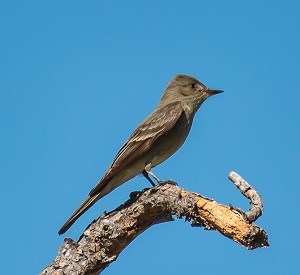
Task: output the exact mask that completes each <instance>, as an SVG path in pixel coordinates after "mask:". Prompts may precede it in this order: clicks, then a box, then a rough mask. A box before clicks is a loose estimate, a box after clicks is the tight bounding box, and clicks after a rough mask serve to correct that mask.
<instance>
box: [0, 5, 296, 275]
mask: <svg viewBox="0 0 300 275" xmlns="http://www.w3.org/2000/svg"><path fill="white" fill-rule="evenodd" d="M299 14H300V4H299V1H151V2H149V1H129V2H128V1H110V3H108V2H107V1H106V2H105V1H63V2H61V1H1V3H0V28H1V36H0V39H1V43H0V50H1V62H0V67H1V72H0V83H1V89H0V93H1V99H0V115H1V117H0V119H1V135H0V142H1V154H0V172H1V200H0V204H1V205H0V206H1V208H0V211H1V219H0V228H1V232H2V249H1V252H0V254H1V265H0V273H1V274H37V273H38V272H40V271H41V270H42V269H43V268H44V267H45V266H46V265H48V264H50V263H51V262H52V260H53V259H54V257H55V256H56V255H57V250H58V248H59V247H60V245H61V243H62V241H63V239H64V237H71V238H73V239H75V240H76V239H77V238H78V237H79V236H80V234H81V232H82V231H83V229H84V228H85V226H86V225H87V224H88V223H90V222H91V221H92V220H93V219H94V218H96V217H98V215H99V214H100V213H102V212H103V211H104V210H107V211H109V210H112V209H114V208H115V207H116V206H118V205H119V204H121V203H122V202H124V201H125V200H126V199H127V198H128V194H129V193H130V192H131V191H134V190H141V189H143V188H144V187H149V184H148V182H147V181H146V180H145V179H144V178H142V177H136V178H135V179H133V180H131V181H130V182H127V183H126V184H124V185H123V186H122V187H120V188H118V189H117V190H115V191H114V192H112V193H110V194H109V195H108V196H107V197H105V198H104V199H103V200H101V201H99V202H98V203H97V204H96V205H95V206H94V207H92V208H91V209H90V211H88V212H87V213H86V214H85V215H84V216H83V217H82V218H80V219H79V220H78V222H76V224H74V226H73V227H72V228H71V229H70V230H69V231H68V232H67V233H66V234H64V235H63V236H58V234H57V231H58V229H59V227H60V226H61V225H62V223H63V222H64V221H65V220H66V219H67V218H68V217H69V215H70V214H71V213H72V212H73V211H74V210H75V209H76V208H77V207H78V206H79V204H80V203H81V202H82V201H83V199H85V197H86V195H87V194H88V192H89V191H90V189H91V188H93V186H94V185H95V184H96V182H97V181H98V179H99V178H100V177H101V176H102V175H103V173H104V172H105V170H106V168H107V167H108V165H109V164H110V162H111V161H112V159H113V157H114V156H115V154H116V153H117V151H118V150H119V148H120V146H121V145H122V144H123V142H124V141H125V140H126V139H127V137H128V136H129V135H130V133H131V132H132V131H133V130H134V129H135V127H136V126H137V125H138V123H139V122H141V121H142V120H143V119H144V118H145V117H146V116H147V115H148V114H149V113H150V112H151V111H152V110H153V108H154V107H155V106H156V104H157V102H158V100H159V99H160V96H161V94H162V92H163V90H164V88H165V86H166V85H167V83H168V82H169V80H170V79H171V78H172V77H173V76H174V75H175V74H177V73H185V74H189V75H193V76H195V77H197V78H198V79H200V80H201V81H203V82H204V83H205V84H206V85H207V86H209V87H211V88H215V89H223V90H225V93H223V94H221V95H218V96H215V97H213V98H210V99H209V100H208V101H207V102H205V103H204V105H203V107H202V108H201V109H200V111H199V112H198V113H197V115H196V118H195V120H194V125H193V128H192V131H191V133H190V136H189V138H188V140H187V141H186V143H185V144H184V146H183V147H182V148H181V150H180V151H178V152H177V153H176V154H175V155H174V156H173V157H172V158H171V159H169V160H168V161H166V162H165V163H163V164H162V165H160V166H159V167H157V168H156V169H154V171H155V172H156V174H157V175H159V177H161V178H162V179H169V178H172V179H174V180H175V181H177V182H178V184H179V185H180V186H182V187H184V188H186V189H188V190H190V191H194V192H198V193H200V194H202V195H205V196H207V197H211V198H213V199H215V200H216V201H218V202H220V203H224V204H228V203H231V204H233V205H234V206H236V207H241V208H243V209H245V210H247V209H248V202H247V200H246V199H245V198H243V197H242V196H241V195H240V194H239V192H238V191H237V190H236V188H235V187H234V186H233V185H232V184H231V183H230V182H229V181H228V180H227V174H228V173H229V172H230V171H232V170H235V171H237V172H238V173H240V174H241V175H242V176H243V177H244V178H245V179H246V180H248V181H249V183H250V184H252V185H253V186H254V187H255V188H256V189H257V190H258V191H259V192H260V194H261V195H262V197H263V200H264V205H265V212H264V214H263V216H262V217H261V218H260V219H259V220H258V221H257V224H258V225H259V226H261V227H263V228H264V229H265V230H266V231H267V232H268V234H269V240H270V244H271V247H270V248H268V249H266V248H263V249H257V250H254V251H247V250H246V249H245V248H243V247H241V246H239V245H238V244H236V243H234V242H233V241H231V240H229V239H227V238H225V237H224V236H222V235H220V234H219V233H218V232H215V231H204V230H203V229H199V228H192V227H191V226H190V225H189V223H185V222H184V221H183V220H176V221H175V222H172V223H166V224H161V225H157V226H154V227H152V228H151V229H150V230H148V231H147V232H145V233H144V234H142V235H141V236H139V237H138V238H137V239H136V240H134V241H133V243H131V244H130V245H129V247H128V248H127V249H126V250H125V251H124V252H123V253H122V254H121V255H120V257H119V258H118V259H117V261H116V262H115V263H113V264H112V265H111V266H110V267H109V268H107V269H106V270H105V271H104V272H103V274H200V273H201V274H202V273H203V274H204V273H206V274H207V273H209V274H296V271H297V270H299V268H298V261H299V255H300V248H299V247H300V238H299V235H300V234H299V233H300V221H299V210H300V209H299V193H300V184H299V163H300V158H299V119H300V107H299V102H300V88H299V61H300V60H299V57H300V54H299V49H300V43H299V41H300V39H299V30H300V26H299V25H300V24H299V22H300V21H299Z"/></svg>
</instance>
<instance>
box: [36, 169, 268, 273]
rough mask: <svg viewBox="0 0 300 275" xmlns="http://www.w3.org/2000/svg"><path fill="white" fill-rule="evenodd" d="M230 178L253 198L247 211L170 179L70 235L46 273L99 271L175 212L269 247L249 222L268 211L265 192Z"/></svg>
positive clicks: (242, 240) (241, 240) (264, 236)
mask: <svg viewBox="0 0 300 275" xmlns="http://www.w3.org/2000/svg"><path fill="white" fill-rule="evenodd" d="M229 178H230V179H231V180H233V181H234V183H235V184H236V185H237V186H238V188H239V189H240V190H241V192H242V193H243V194H244V195H245V196H246V197H247V198H249V199H250V204H251V209H250V211H249V212H247V213H246V214H245V213H244V212H242V211H241V210H237V209H236V208H233V207H232V206H225V205H222V204H218V203H217V202H215V201H214V200H212V199H209V198H206V197H203V196H201V195H198V194H196V193H193V192H189V191H187V190H185V189H183V188H180V187H178V186H177V185H174V182H171V181H167V182H165V183H164V184H162V185H159V186H155V187H154V188H151V189H148V190H146V191H143V192H133V193H131V198H130V199H129V200H128V201H127V202H126V203H124V204H123V205H121V206H119V207H118V208H117V209H115V210H114V211H112V212H110V213H103V214H102V215H101V216H100V217H99V218H98V219H97V220H96V221H94V222H93V223H91V224H90V225H89V226H88V227H87V229H86V230H85V231H84V233H83V235H82V236H81V237H80V238H79V240H78V241H77V242H75V241H73V240H72V239H68V238H67V239H65V240H64V242H63V244H62V246H61V247H60V249H59V255H58V256H57V257H56V259H55V260H54V261H53V263H52V264H51V265H49V266H48V267H47V268H46V269H44V270H43V271H42V273H41V274H98V273H100V272H101V271H102V270H104V269H105V268H106V267H107V266H108V265H109V264H110V263H111V262H113V261H115V260H116V259H117V257H118V255H119V254H120V253H121V252H122V250H123V249H125V248H126V246H127V245H128V244H130V242H131V241H133V240H134V239H135V238H136V237H137V236H138V235H139V234H141V233H142V232H144V231H145V230H146V229H148V228H149V227H151V226H152V225H154V224H158V223H162V222H168V221H172V220H173V218H172V217H173V216H175V215H176V216H177V217H178V218H183V217H185V219H186V220H188V221H190V222H191V224H192V226H199V227H204V228H205V229H215V230H217V231H219V232H220V233H221V234H223V235H224V236H226V237H228V238H230V239H232V240H233V241H235V242H237V243H239V244H240V245H242V246H244V247H246V248H247V249H255V248H258V247H267V246H269V244H268V236H267V233H266V232H265V231H264V230H263V229H262V228H260V227H258V226H257V225H255V224H251V223H250V222H249V221H250V220H251V219H252V220H254V219H256V218H257V217H258V216H260V215H261V213H262V203H261V204H260V203H259V201H261V200H260V197H259V195H258V194H257V192H256V191H255V190H254V189H253V188H252V187H250V185H247V183H246V182H245V181H244V180H243V179H242V178H240V177H239V176H238V175H237V174H236V173H231V174H230V175H229ZM245 183H246V184H245ZM255 193H256V194H257V195H253V194H255ZM258 198H259V199H258ZM259 205H261V208H259ZM253 209H255V211H254V210H253ZM259 209H260V210H259Z"/></svg>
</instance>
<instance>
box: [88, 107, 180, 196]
mask: <svg viewBox="0 0 300 275" xmlns="http://www.w3.org/2000/svg"><path fill="white" fill-rule="evenodd" d="M182 112H183V108H182V105H181V103H180V102H179V101H177V102H173V103H170V104H168V105H166V106H163V107H162V108H159V109H157V110H156V111H155V112H154V113H153V114H151V115H150V116H149V117H147V118H146V119H145V120H144V121H143V122H142V123H141V124H140V125H139V126H138V127H137V129H136V130H135V131H134V132H133V133H132V135H131V136H130V137H129V139H128V140H127V141H126V143H125V144H124V145H123V146H122V147H121V149H120V150H119V152H118V153H117V155H116V157H115V159H114V160H113V162H112V164H111V166H110V167H109V168H108V170H107V172H106V173H105V174H104V176H103V178H102V179H101V180H100V182H99V184H98V185H97V186H96V187H95V188H94V189H93V190H92V191H91V192H90V196H92V195H95V194H97V193H98V191H99V190H101V189H102V188H103V184H105V182H107V181H108V180H110V179H111V178H112V177H113V176H115V175H116V174H117V173H118V171H120V170H121V169H123V168H124V167H126V166H127V165H129V164H131V163H132V162H133V161H134V160H136V159H137V158H138V157H140V156H141V155H143V154H144V153H145V152H147V151H148V149H149V148H150V147H151V145H152V144H153V143H154V142H155V141H156V140H157V139H158V138H159V137H160V136H162V135H163V134H165V133H166V132H168V131H169V130H170V129H172V127H173V126H174V125H175V123H176V122H177V120H178V119H179V117H180V116H181V114H182Z"/></svg>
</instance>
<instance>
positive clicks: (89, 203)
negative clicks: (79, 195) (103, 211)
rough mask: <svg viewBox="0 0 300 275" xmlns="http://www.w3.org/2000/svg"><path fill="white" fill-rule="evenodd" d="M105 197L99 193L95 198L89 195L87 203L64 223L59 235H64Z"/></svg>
mask: <svg viewBox="0 0 300 275" xmlns="http://www.w3.org/2000/svg"><path fill="white" fill-rule="evenodd" d="M101 197H103V194H101V193H98V194H95V195H93V196H91V195H89V196H88V197H87V198H86V199H85V201H84V202H83V203H82V204H81V205H80V206H79V208H78V209H77V210H76V211H75V212H74V213H73V214H72V215H71V217H70V218H69V219H68V220H67V221H66V222H65V223H64V225H63V226H62V227H61V228H60V229H59V231H58V234H59V235H61V234H64V233H65V232H66V231H67V230H68V229H69V228H70V227H71V226H72V225H73V223H74V222H75V221H76V220H77V219H78V218H79V217H80V216H81V215H82V214H83V213H85V212H86V211H87V210H88V209H89V208H90V207H91V206H92V205H93V204H94V203H95V202H96V201H97V200H99V199H100V198H101Z"/></svg>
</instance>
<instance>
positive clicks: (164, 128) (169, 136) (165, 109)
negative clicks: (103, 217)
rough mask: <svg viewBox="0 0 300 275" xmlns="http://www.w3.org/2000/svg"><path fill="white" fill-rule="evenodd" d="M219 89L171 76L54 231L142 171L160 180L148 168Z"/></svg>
mask: <svg viewBox="0 0 300 275" xmlns="http://www.w3.org/2000/svg"><path fill="white" fill-rule="evenodd" d="M221 92H223V91H221V90H211V89H209V88H207V87H206V86H205V85H204V84H203V83H201V82H200V81H199V80H197V79H196V78H194V77H191V76H188V75H176V76H175V77H174V78H172V80H171V81H170V83H169V84H168V86H167V87H166V89H165V91H164V94H163V96H162V98H161V99H160V101H159V103H158V106H157V107H156V108H155V110H154V111H153V112H152V113H151V114H150V115H149V116H148V117H147V118H146V119H145V120H144V121H143V122H142V123H141V124H140V125H139V126H138V127H137V128H136V130H135V131H134V132H133V133H132V135H131V136H130V137H129V139H128V140H127V141H126V142H125V144H124V145H123V146H122V147H121V149H120V150H119V152H118V153H117V155H116V157H115V159H114V160H113V162H112V164H111V165H110V166H109V168H108V169H107V171H106V172H105V174H104V175H103V177H102V178H101V179H100V181H99V182H98V184H97V185H96V186H95V187H94V188H93V189H92V190H91V192H90V193H89V195H88V197H87V198H86V199H85V201H84V202H83V203H82V204H81V206H80V207H79V208H78V209H77V210H76V211H75V212H74V213H73V214H72V215H71V217H70V218H69V219H68V220H67V221H66V222H65V224H64V225H63V226H62V227H61V228H60V230H59V231H58V234H63V233H65V232H66V231H67V230H68V229H69V228H70V227H71V226H72V224H73V223H74V222H75V221H76V220H77V219H78V218H79V217H80V216H81V215H82V214H83V213H84V212H85V211H87V210H88V209H89V208H90V207H91V206H92V205H93V204H94V203H95V202H96V201H98V200H99V199H100V198H102V197H104V196H105V195H107V194H108V193H110V192H111V191H112V190H114V189H115V188H117V187H118V186H120V185H121V184H123V183H124V182H126V181H128V180H130V179H132V178H133V177H135V176H136V175H138V174H140V173H141V174H143V175H144V176H145V177H146V178H147V179H148V180H149V181H150V182H151V183H152V185H154V183H153V181H152V180H151V178H150V176H151V177H153V178H154V179H155V180H156V181H157V182H160V180H159V179H158V178H157V177H156V176H155V175H154V174H153V172H152V171H151V168H152V167H155V166H157V165H158V164H160V163H162V162H163V161H165V160H166V159H168V158H169V157H170V156H172V155H173V154H174V153H175V152H176V151H177V150H178V149H179V148H180V147H181V145H182V144H183V143H184V141H185V139H186V137H187V136H188V134H189V132H190V129H191V126H192V122H193V118H194V115H195V113H196V112H197V110H198V109H199V107H200V106H201V104H202V103H203V102H204V101H205V100H206V99H207V98H208V97H209V96H212V95H215V94H218V93H221Z"/></svg>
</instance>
